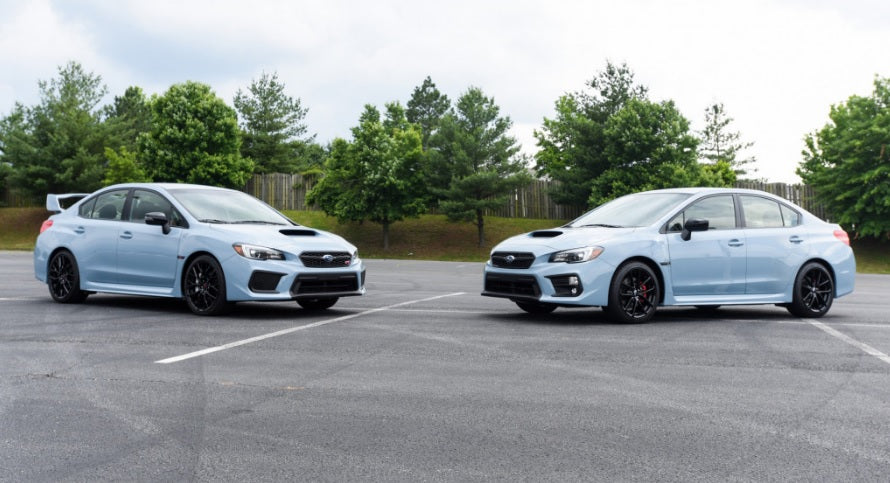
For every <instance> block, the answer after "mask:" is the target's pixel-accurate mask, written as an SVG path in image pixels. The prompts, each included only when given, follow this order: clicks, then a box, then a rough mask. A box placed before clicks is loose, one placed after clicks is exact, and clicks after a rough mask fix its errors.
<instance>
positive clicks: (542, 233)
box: [492, 227, 636, 256]
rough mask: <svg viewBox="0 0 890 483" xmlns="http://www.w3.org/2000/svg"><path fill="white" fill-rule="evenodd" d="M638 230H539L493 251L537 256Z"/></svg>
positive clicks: (598, 241)
mask: <svg viewBox="0 0 890 483" xmlns="http://www.w3.org/2000/svg"><path fill="white" fill-rule="evenodd" d="M635 230H636V228H599V227H596V228H595V227H587V228H554V229H550V230H537V231H533V232H529V233H523V234H522V235H516V236H514V237H510V238H508V239H506V240H504V241H502V242H501V243H499V244H497V245H496V246H495V247H494V249H492V251H494V252H497V251H516V252H531V253H534V254H535V255H536V256H537V255H542V254H545V253H550V252H554V251H557V250H569V249H572V248H580V247H586V246H592V245H602V244H604V243H605V242H607V241H609V240H611V239H614V238H618V237H622V236H624V235H627V234H628V233H633V232H634V231H635Z"/></svg>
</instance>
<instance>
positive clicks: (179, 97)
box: [137, 81, 254, 188]
mask: <svg viewBox="0 0 890 483" xmlns="http://www.w3.org/2000/svg"><path fill="white" fill-rule="evenodd" d="M151 111H152V128H151V131H150V132H149V133H148V134H147V135H144V136H141V137H140V142H139V151H138V153H137V155H138V157H139V159H141V160H142V162H143V164H144V166H145V169H146V171H147V174H148V176H149V177H151V178H152V179H154V180H155V181H169V182H187V183H199V184H209V185H216V186H226V187H230V188H242V187H243V186H244V184H245V183H246V182H247V179H248V178H249V177H250V175H251V174H252V173H253V167H254V165H253V162H251V161H250V160H249V159H244V158H242V157H241V153H240V148H241V140H240V137H239V131H238V121H237V117H236V115H235V110H234V109H232V108H231V107H229V106H228V105H226V103H225V102H224V101H223V100H222V99H220V98H219V97H217V96H216V94H214V93H213V91H211V89H210V86H208V85H206V84H201V83H198V82H192V81H189V82H185V83H182V84H174V85H173V86H171V87H170V89H168V90H167V92H165V93H164V94H163V95H161V96H155V97H153V98H152V101H151Z"/></svg>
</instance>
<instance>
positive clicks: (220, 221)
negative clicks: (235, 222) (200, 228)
mask: <svg viewBox="0 0 890 483" xmlns="http://www.w3.org/2000/svg"><path fill="white" fill-rule="evenodd" d="M198 221H200V222H201V223H223V224H229V223H231V222H230V221H225V220H217V219H215V218H202V219H200V220H198Z"/></svg>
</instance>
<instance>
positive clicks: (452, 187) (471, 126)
mask: <svg viewBox="0 0 890 483" xmlns="http://www.w3.org/2000/svg"><path fill="white" fill-rule="evenodd" d="M511 125H512V122H511V121H510V118H509V117H506V116H505V117H501V116H500V108H499V107H498V106H497V105H496V104H495V102H494V99H493V98H490V97H486V96H485V95H484V94H483V92H482V90H481V89H479V88H476V87H471V88H469V89H468V90H467V92H466V93H464V94H463V95H462V96H461V97H460V98H459V99H458V100H457V104H456V106H455V109H454V112H451V113H449V114H446V115H445V116H444V117H443V118H442V120H441V123H440V124H439V129H438V132H436V134H435V135H434V136H433V137H432V138H431V139H430V146H431V153H430V156H431V159H430V166H431V176H430V179H431V182H432V187H431V191H432V192H433V194H435V195H436V197H437V198H438V199H439V209H440V210H441V211H442V212H443V213H444V214H445V215H447V216H448V218H449V219H450V220H453V221H475V223H476V226H477V229H478V234H479V246H480V247H481V246H485V229H484V226H485V218H484V212H485V210H487V209H494V208H499V207H501V206H503V205H504V204H506V203H507V201H508V200H509V197H510V196H511V195H512V194H513V193H514V190H515V189H516V188H517V187H519V186H522V185H524V184H527V183H528V182H529V181H530V180H531V179H530V176H529V175H528V173H527V170H526V167H525V163H524V161H525V160H524V159H523V158H522V157H518V156H516V155H517V153H518V152H519V147H518V145H517V144H516V140H515V139H514V138H512V137H510V136H508V135H507V131H508V130H509V129H510V126H511Z"/></svg>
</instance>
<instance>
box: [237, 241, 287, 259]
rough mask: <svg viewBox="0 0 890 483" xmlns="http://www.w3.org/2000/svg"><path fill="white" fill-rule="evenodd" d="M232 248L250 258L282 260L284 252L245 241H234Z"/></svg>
mask: <svg viewBox="0 0 890 483" xmlns="http://www.w3.org/2000/svg"><path fill="white" fill-rule="evenodd" d="M232 248H234V249H235V251H236V252H238V255H241V256H242V257H244V258H250V259H252V260H284V253H281V252H279V251H278V250H273V249H272V248H266V247H260V246H257V245H248V244H247V243H236V244H234V245H232Z"/></svg>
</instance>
